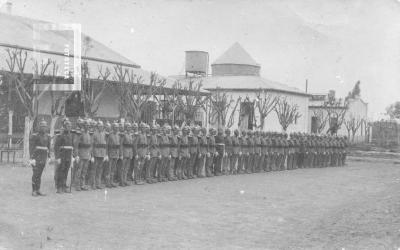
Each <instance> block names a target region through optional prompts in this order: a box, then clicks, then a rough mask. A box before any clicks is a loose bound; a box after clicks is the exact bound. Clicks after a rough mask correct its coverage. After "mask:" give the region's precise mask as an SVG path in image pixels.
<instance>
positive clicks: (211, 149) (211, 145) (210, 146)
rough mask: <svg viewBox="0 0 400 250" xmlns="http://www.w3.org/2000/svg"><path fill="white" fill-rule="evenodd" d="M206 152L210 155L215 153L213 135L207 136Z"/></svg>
mask: <svg viewBox="0 0 400 250" xmlns="http://www.w3.org/2000/svg"><path fill="white" fill-rule="evenodd" d="M207 145H208V152H209V153H210V154H214V153H215V137H214V136H213V135H209V136H207Z"/></svg>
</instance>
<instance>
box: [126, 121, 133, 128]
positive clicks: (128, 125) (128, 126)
mask: <svg viewBox="0 0 400 250" xmlns="http://www.w3.org/2000/svg"><path fill="white" fill-rule="evenodd" d="M124 126H125V128H131V127H132V125H131V124H130V123H129V122H125V124H124Z"/></svg>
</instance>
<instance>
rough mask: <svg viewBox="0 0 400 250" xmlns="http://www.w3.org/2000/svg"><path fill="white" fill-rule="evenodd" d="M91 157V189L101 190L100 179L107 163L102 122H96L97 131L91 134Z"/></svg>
mask: <svg viewBox="0 0 400 250" xmlns="http://www.w3.org/2000/svg"><path fill="white" fill-rule="evenodd" d="M93 157H94V164H93V168H92V171H91V172H90V185H91V187H92V189H95V188H97V189H102V188H104V187H103V186H102V184H101V177H102V175H103V169H104V165H105V162H107V161H108V159H107V158H108V156H107V141H106V133H105V131H104V124H103V122H102V121H98V122H97V129H96V131H95V132H94V134H93Z"/></svg>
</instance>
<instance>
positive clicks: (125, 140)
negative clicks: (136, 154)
mask: <svg viewBox="0 0 400 250" xmlns="http://www.w3.org/2000/svg"><path fill="white" fill-rule="evenodd" d="M121 139H122V140H121V144H122V156H123V157H124V158H130V159H131V158H132V157H133V150H132V147H133V138H132V135H131V134H130V133H124V134H123V135H122V137H121Z"/></svg>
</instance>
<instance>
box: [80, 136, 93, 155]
mask: <svg viewBox="0 0 400 250" xmlns="http://www.w3.org/2000/svg"><path fill="white" fill-rule="evenodd" d="M78 156H79V158H81V159H85V160H89V159H90V158H91V157H92V136H91V135H90V133H89V131H87V132H84V131H82V134H81V136H80V137H79V143H78Z"/></svg>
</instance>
